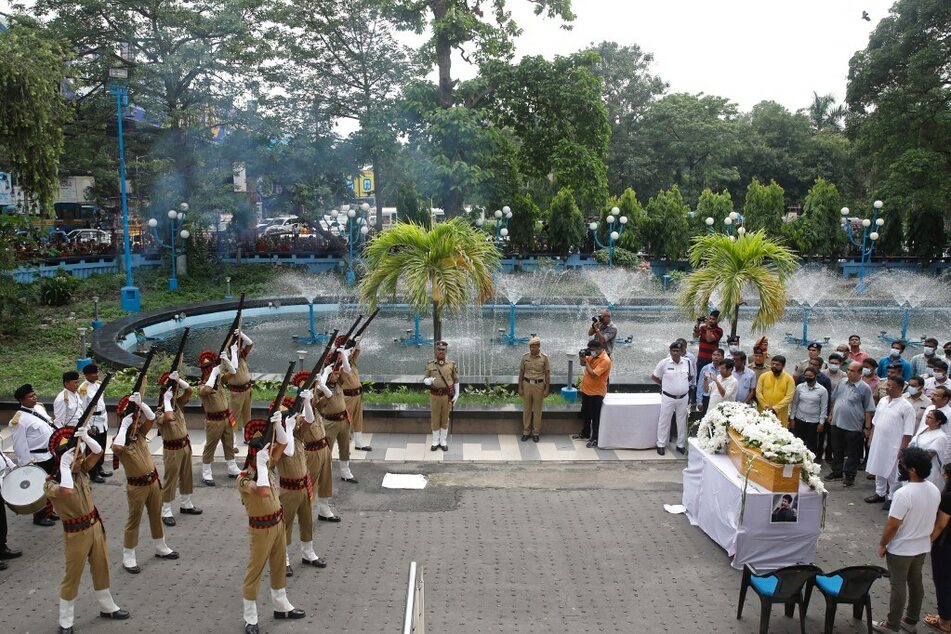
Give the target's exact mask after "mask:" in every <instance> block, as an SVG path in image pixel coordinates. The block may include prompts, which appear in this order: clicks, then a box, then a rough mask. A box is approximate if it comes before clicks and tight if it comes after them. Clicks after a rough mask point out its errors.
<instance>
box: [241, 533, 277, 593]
mask: <svg viewBox="0 0 951 634" xmlns="http://www.w3.org/2000/svg"><path fill="white" fill-rule="evenodd" d="M286 557H287V544H285V543H284V522H283V521H281V522H278V523H277V524H276V525H275V526H271V527H270V528H251V527H250V526H249V527H248V571H247V572H246V573H245V575H244V585H243V587H242V589H241V592H242V594H243V595H244V598H245V599H247V600H248V601H257V599H258V586H259V585H260V583H261V575H263V574H264V566H265V565H267V567H268V569H269V570H270V572H271V588H272V589H274V590H280V589H281V588H286V587H287V568H285V566H286V565H287V561H286Z"/></svg>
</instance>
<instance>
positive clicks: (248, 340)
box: [241, 332, 254, 347]
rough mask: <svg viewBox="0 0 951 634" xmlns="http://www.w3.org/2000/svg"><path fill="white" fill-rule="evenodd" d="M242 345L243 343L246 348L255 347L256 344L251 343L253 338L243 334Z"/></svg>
mask: <svg viewBox="0 0 951 634" xmlns="http://www.w3.org/2000/svg"><path fill="white" fill-rule="evenodd" d="M241 343H243V344H244V345H245V347H247V346H253V345H254V342H253V341H251V337H249V336H247V335H246V334H244V333H243V332H242V333H241Z"/></svg>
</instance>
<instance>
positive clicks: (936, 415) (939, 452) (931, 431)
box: [908, 409, 948, 490]
mask: <svg viewBox="0 0 951 634" xmlns="http://www.w3.org/2000/svg"><path fill="white" fill-rule="evenodd" d="M947 422H948V417H947V416H945V415H944V412H942V411H941V410H939V409H933V410H931V411H930V412H928V414H927V415H926V416H925V427H922V428H921V430H920V431H919V432H918V433H917V434H915V437H914V438H912V439H911V442H910V443H908V446H909V447H919V448H920V449H924V450H925V451H927V452H928V455H929V456H931V475H929V476H928V480H930V481H931V483H932V484H934V485H935V486H936V487H939V490H942V489H941V487H943V486H944V478H943V477H942V475H941V470H942V469H943V468H944V463H945V462H947V461H948V435H947V434H946V433H945V431H944V430H945V425H946V424H947Z"/></svg>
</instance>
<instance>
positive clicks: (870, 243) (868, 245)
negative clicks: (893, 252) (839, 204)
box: [839, 200, 885, 293]
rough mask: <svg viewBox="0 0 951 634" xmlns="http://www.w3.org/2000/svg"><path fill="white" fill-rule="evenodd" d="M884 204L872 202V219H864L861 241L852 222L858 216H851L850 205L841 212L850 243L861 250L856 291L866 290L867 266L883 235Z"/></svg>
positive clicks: (843, 226) (843, 227) (878, 201)
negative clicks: (882, 215)
mask: <svg viewBox="0 0 951 634" xmlns="http://www.w3.org/2000/svg"><path fill="white" fill-rule="evenodd" d="M883 206H884V203H882V201H880V200H876V201H875V202H874V203H872V217H871V219H869V218H863V219H862V240H861V242H859V239H858V237H857V236H856V235H855V232H854V231H853V229H852V222H853V221H854V220H857V218H850V217H849V208H848V207H843V208H842V209H841V211H840V212H839V213H841V214H842V229H843V230H845V234H846V235H847V236H848V237H849V243H851V244H852V246H854V247H855V248H856V249H858V250H859V257H860V260H859V282H858V284H856V285H855V292H857V293H864V292H865V288H866V286H865V267H866V265H867V264H868V263H869V262H871V260H872V254H873V253H874V252H875V244H876V243H877V242H878V239H879V238H880V237H881V230H882V225H884V224H885V219H884V218H880V217H879V213H881V209H882V207H883ZM873 225H874V227H873Z"/></svg>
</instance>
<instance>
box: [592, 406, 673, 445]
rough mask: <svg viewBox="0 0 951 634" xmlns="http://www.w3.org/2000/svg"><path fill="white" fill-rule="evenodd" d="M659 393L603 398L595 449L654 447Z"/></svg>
mask: <svg viewBox="0 0 951 634" xmlns="http://www.w3.org/2000/svg"><path fill="white" fill-rule="evenodd" d="M658 416H660V394H655V393H644V394H616V393H611V394H608V395H607V396H605V397H604V405H602V407H601V427H600V430H599V431H598V447H600V448H602V449H651V448H653V447H656V446H657V418H658Z"/></svg>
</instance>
